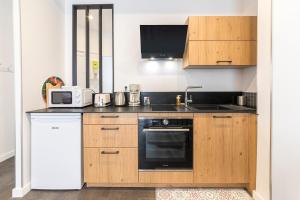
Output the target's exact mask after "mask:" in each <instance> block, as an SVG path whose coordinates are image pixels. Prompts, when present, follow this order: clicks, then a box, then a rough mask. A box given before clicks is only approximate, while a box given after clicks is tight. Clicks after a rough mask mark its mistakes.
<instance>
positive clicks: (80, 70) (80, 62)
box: [77, 10, 86, 88]
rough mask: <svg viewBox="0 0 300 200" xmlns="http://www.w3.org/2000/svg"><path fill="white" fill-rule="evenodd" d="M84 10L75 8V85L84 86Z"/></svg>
mask: <svg viewBox="0 0 300 200" xmlns="http://www.w3.org/2000/svg"><path fill="white" fill-rule="evenodd" d="M85 16H86V14H85V10H77V85H78V86H80V87H82V88H86V76H85V74H86V67H85V66H86V51H85V45H86V42H85V27H86V22H85Z"/></svg>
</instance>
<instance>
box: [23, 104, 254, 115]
mask: <svg viewBox="0 0 300 200" xmlns="http://www.w3.org/2000/svg"><path fill="white" fill-rule="evenodd" d="M169 106H171V105H168V107H169ZM173 106H174V108H176V109H174V110H168V111H163V110H159V111H154V110H153V107H152V106H139V107H113V106H109V107H105V108H95V107H93V106H88V107H85V108H45V109H39V110H33V111H28V112H27V113H252V114H256V109H253V108H248V107H244V106H236V105H230V104H227V105H221V106H222V107H224V108H226V109H217V108H214V106H212V107H210V106H208V108H207V109H196V108H192V107H189V108H186V107H184V106H175V105H173ZM191 106H193V105H191ZM195 106H196V105H195ZM200 106H205V105H200ZM219 106H220V105H219Z"/></svg>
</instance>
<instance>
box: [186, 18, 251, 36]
mask: <svg viewBox="0 0 300 200" xmlns="http://www.w3.org/2000/svg"><path fill="white" fill-rule="evenodd" d="M188 26H189V40H254V41H255V40H256V35H257V33H256V32H257V17H255V16H191V17H189V18H188Z"/></svg>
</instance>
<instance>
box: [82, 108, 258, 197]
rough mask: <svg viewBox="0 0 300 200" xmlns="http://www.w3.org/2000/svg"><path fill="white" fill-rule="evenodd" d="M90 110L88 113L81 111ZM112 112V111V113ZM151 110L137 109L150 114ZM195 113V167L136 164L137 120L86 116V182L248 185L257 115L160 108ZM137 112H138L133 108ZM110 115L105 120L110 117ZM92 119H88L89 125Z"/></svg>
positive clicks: (253, 164)
mask: <svg viewBox="0 0 300 200" xmlns="http://www.w3.org/2000/svg"><path fill="white" fill-rule="evenodd" d="M85 115H89V114H85ZM115 115H116V114H115ZM153 115H154V114H140V117H153ZM178 115H180V116H185V117H189V118H190V117H193V116H194V127H193V130H194V136H193V141H194V144H193V148H194V152H193V156H194V166H193V170H190V171H189V170H183V171H180V170H178V171H176V170H173V171H172V170H170V171H166V170H161V171H159V170H157V171H156V170H153V171H142V170H141V171H139V170H138V147H137V145H138V133H137V125H134V124H123V122H129V121H132V122H136V121H137V119H134V118H133V115H130V116H129V118H130V120H129V119H126V117H125V116H127V115H125V114H124V115H120V116H118V117H117V118H116V121H113V120H112V119H110V118H106V117H107V116H108V117H112V116H113V115H111V114H110V115H108V114H107V115H105V117H104V118H103V119H104V122H105V123H107V124H104V123H102V122H103V121H101V120H100V121H98V122H97V123H98V124H93V123H94V121H96V120H95V119H97V120H98V117H99V116H100V118H101V119H102V117H101V116H102V115H99V116H98V115H94V114H93V115H92V116H85V119H86V122H89V124H85V125H84V182H86V183H87V185H88V186H100V187H159V186H166V187H173V186H174V187H175V186H178V187H247V189H248V191H249V192H252V191H253V190H254V189H255V182H256V115H254V114H247V113H196V114H186V113H185V114H184V113H183V114H176V116H175V115H174V114H170V113H169V114H168V113H165V114H161V116H163V117H178ZM135 117H137V115H136V114H135ZM108 119H109V120H108ZM91 124H92V125H91Z"/></svg>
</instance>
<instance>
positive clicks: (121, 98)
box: [115, 92, 126, 106]
mask: <svg viewBox="0 0 300 200" xmlns="http://www.w3.org/2000/svg"><path fill="white" fill-rule="evenodd" d="M125 103H126V99H125V93H124V92H115V106H125Z"/></svg>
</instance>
